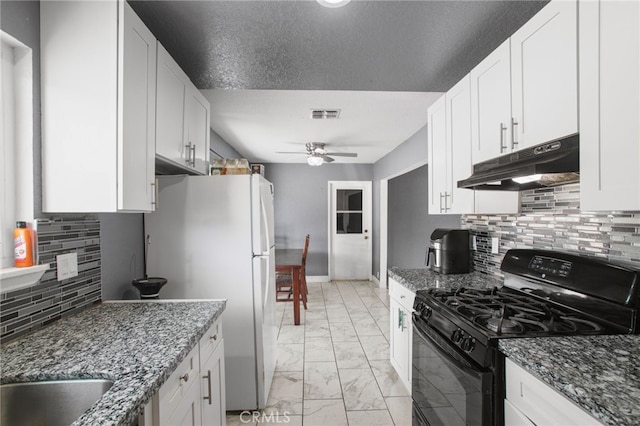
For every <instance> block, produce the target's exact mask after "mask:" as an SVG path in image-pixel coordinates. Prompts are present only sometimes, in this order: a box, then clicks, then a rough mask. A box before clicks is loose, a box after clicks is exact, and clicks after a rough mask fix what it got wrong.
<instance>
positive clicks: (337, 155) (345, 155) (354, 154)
mask: <svg viewBox="0 0 640 426" xmlns="http://www.w3.org/2000/svg"><path fill="white" fill-rule="evenodd" d="M325 155H333V156H336V157H357V156H358V154H356V153H355V152H327V153H326V154H325Z"/></svg>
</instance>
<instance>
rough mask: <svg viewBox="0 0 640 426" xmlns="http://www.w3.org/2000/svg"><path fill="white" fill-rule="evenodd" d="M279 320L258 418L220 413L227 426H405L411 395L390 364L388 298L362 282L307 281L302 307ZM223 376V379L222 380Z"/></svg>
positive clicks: (280, 308) (283, 307)
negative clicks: (296, 316) (297, 318)
mask: <svg viewBox="0 0 640 426" xmlns="http://www.w3.org/2000/svg"><path fill="white" fill-rule="evenodd" d="M277 315H278V318H281V319H282V320H281V325H280V330H279V334H278V364H277V367H276V373H275V375H274V379H273V384H272V386H271V393H270V396H269V401H268V404H267V408H266V409H265V410H264V412H263V413H246V412H245V413H227V424H228V425H230V426H235V425H243V424H251V423H253V424H278V423H283V424H289V425H302V424H304V425H305V426H311V425H323V426H327V425H331V426H339V425H349V426H357V425H366V426H373V425H385V426H386V425H389V426H392V425H396V426H409V425H410V424H411V397H410V394H409V393H408V391H407V390H406V389H405V387H404V386H403V385H402V383H401V382H400V379H399V378H398V377H397V375H396V373H395V371H394V369H393V367H392V366H391V364H390V362H389V295H388V292H387V290H386V289H380V288H378V287H377V286H376V284H374V283H372V282H369V281H341V282H337V283H310V284H309V302H308V310H307V311H305V310H304V309H302V308H301V324H300V325H299V326H295V325H293V309H292V308H291V304H290V303H278V304H277ZM229 379H230V378H228V377H227V380H229Z"/></svg>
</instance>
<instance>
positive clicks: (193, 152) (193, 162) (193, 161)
mask: <svg viewBox="0 0 640 426" xmlns="http://www.w3.org/2000/svg"><path fill="white" fill-rule="evenodd" d="M195 166H196V144H193V145H191V167H195Z"/></svg>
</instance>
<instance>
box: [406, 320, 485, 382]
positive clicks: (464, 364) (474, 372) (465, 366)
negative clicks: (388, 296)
mask: <svg viewBox="0 0 640 426" xmlns="http://www.w3.org/2000/svg"><path fill="white" fill-rule="evenodd" d="M413 319H414V322H413V331H414V332H416V333H417V334H418V336H419V337H421V338H422V339H423V340H427V341H429V342H431V343H432V346H433V347H434V349H436V350H437V351H438V352H439V353H440V355H441V356H442V357H443V359H444V360H446V361H448V362H450V363H452V364H453V365H454V366H455V367H456V368H458V369H459V370H462V371H464V372H465V373H466V374H468V375H470V376H476V377H477V376H478V375H480V374H483V373H487V372H488V371H486V370H484V369H482V368H481V367H479V366H478V367H476V366H474V365H472V364H471V363H470V362H468V361H466V360H461V359H460V358H461V357H462V355H460V354H459V353H458V351H457V350H456V349H455V348H454V347H453V346H452V349H451V352H453V353H451V352H448V351H447V350H445V349H444V348H443V347H442V346H441V345H440V344H439V343H438V342H436V341H435V340H434V339H433V338H432V337H431V336H429V335H428V334H427V333H426V332H425V331H423V330H422V328H423V326H421V325H419V324H417V323H416V314H415V313H414V314H413ZM418 321H420V320H418ZM427 327H428V326H427ZM434 333H436V331H435V330H434Z"/></svg>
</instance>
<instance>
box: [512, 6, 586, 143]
mask: <svg viewBox="0 0 640 426" xmlns="http://www.w3.org/2000/svg"><path fill="white" fill-rule="evenodd" d="M577 24H578V19H577V3H576V1H565V0H563V1H552V2H551V3H549V4H548V5H546V6H545V7H544V8H543V9H542V10H540V12H538V13H537V14H536V15H535V16H534V17H533V18H532V19H531V20H529V21H528V22H527V23H526V24H525V25H524V26H523V27H522V28H520V29H519V30H518V31H517V32H516V33H515V34H514V35H513V36H512V37H511V86H512V93H511V110H512V125H511V126H510V130H511V131H512V135H511V141H512V144H513V146H514V149H515V150H518V149H522V148H526V147H528V146H533V145H537V144H540V143H543V142H548V141H551V140H554V139H559V138H562V137H565V136H569V135H573V134H575V133H577V132H578V40H577V37H578V28H577Z"/></svg>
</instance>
